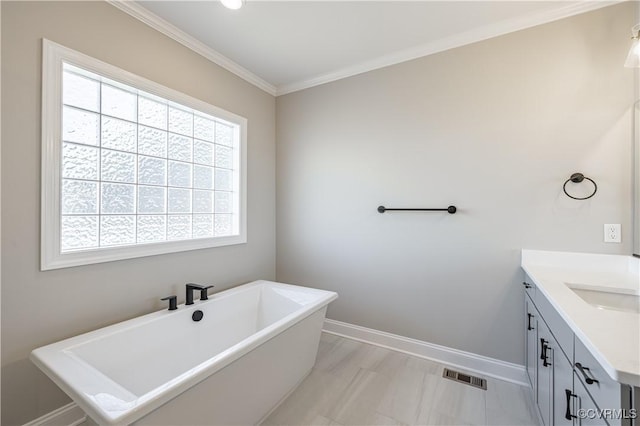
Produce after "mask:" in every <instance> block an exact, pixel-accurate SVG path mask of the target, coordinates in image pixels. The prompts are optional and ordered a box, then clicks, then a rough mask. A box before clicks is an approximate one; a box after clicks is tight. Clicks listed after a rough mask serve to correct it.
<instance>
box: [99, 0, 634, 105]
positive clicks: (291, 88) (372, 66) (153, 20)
mask: <svg viewBox="0 0 640 426" xmlns="http://www.w3.org/2000/svg"><path fill="white" fill-rule="evenodd" d="M106 1H107V3H109V4H111V5H112V6H114V7H116V8H118V9H120V10H122V11H123V12H125V13H128V14H129V15H131V16H132V17H134V18H136V19H138V20H139V21H141V22H143V23H145V24H147V25H149V26H150V27H152V28H154V29H156V30H158V31H160V32H161V33H163V34H165V35H166V36H168V37H170V38H172V39H173V40H175V41H177V42H178V43H180V44H182V45H183V46H185V47H187V48H189V49H191V50H193V51H194V52H196V53H198V54H200V55H202V56H204V57H205V58H207V59H208V60H210V61H211V62H213V63H215V64H217V65H220V66H221V67H223V68H224V69H226V70H227V71H230V72H232V73H234V74H236V75H237V76H238V77H240V78H242V79H244V80H246V81H247V82H249V83H251V84H253V85H255V86H256V87H258V88H260V89H262V90H264V91H265V92H267V93H269V94H271V95H273V96H281V95H286V94H288V93H293V92H297V91H300V90H304V89H308V88H311V87H314V86H319V85H321V84H325V83H330V82H332V81H336V80H341V79H343V78H347V77H351V76H354V75H357V74H362V73H365V72H368V71H373V70H376V69H380V68H384V67H388V66H391V65H395V64H399V63H402V62H406V61H410V60H413V59H417V58H420V57H424V56H428V55H432V54H434V53H438V52H442V51H445V50H449V49H453V48H456V47H460V46H464V45H467V44H471V43H476V42H478V41H482V40H486V39H489V38H493V37H498V36H501V35H504V34H508V33H511V32H515V31H519V30H523V29H526V28H531V27H534V26H536V25H542V24H546V23H548V22H553V21H557V20H560V19H564V18H568V17H570V16H574V15H579V14H581V13H585V12H590V11H593V10H596V9H600V8H603V7H606V6H611V5H613V4H616V3H620V2H622V1H629V0H611V1H599V0H593V1H583V2H579V3H576V4H569V5H567V6H564V7H560V8H558V9H555V10H551V11H544V12H540V13H536V14H532V15H529V16H526V17H520V18H515V19H508V20H505V21H502V22H498V23H495V24H491V25H486V26H484V27H481V28H476V29H474V30H471V31H467V32H465V33H462V34H457V35H455V36H451V37H446V38H442V39H439V40H435V41H433V42H431V43H427V44H424V45H422V46H418V47H415V48H411V49H406V50H402V51H400V52H396V53H393V54H390V55H386V56H382V57H379V58H375V59H372V60H369V61H365V62H362V63H360V64H356V65H353V66H350V67H346V68H343V69H340V70H337V71H333V72H330V73H327V74H321V75H317V76H315V77H312V78H310V79H306V80H301V81H296V82H293V83H289V84H284V85H280V86H275V85H273V84H271V83H269V82H267V81H266V80H264V79H262V78H260V77H258V76H257V75H256V74H254V73H252V72H251V71H249V70H247V69H246V68H244V67H242V66H241V65H239V64H237V63H236V62H234V61H232V60H231V59H229V58H227V57H226V56H224V55H222V54H221V53H220V52H217V51H216V50H214V49H212V48H211V47H209V46H207V45H206V44H204V43H202V42H201V41H199V40H197V39H196V38H195V37H192V36H191V35H189V34H187V33H186V32H184V31H182V30H181V29H179V28H178V27H176V26H174V25H173V24H170V23H169V22H167V21H165V20H164V19H162V18H160V17H159V16H157V15H155V14H154V13H152V12H150V11H149V10H148V9H145V8H144V7H142V6H140V5H138V4H136V3H135V2H133V1H130V0H106ZM292 1H303V0H292Z"/></svg>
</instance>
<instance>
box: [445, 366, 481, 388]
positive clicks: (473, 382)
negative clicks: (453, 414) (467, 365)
mask: <svg viewBox="0 0 640 426" xmlns="http://www.w3.org/2000/svg"><path fill="white" fill-rule="evenodd" d="M442 377H444V378H445V379H449V380H453V381H456V382H460V383H464V384H465V385H469V386H473V387H476V388H480V389H483V390H487V380H486V379H481V378H480V377H476V376H472V375H470V374H466V373H461V372H459V371H455V370H450V369H448V368H445V369H444V373H442Z"/></svg>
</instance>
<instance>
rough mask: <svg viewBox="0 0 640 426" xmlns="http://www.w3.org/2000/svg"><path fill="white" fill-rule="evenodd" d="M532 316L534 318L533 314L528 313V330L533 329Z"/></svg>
mask: <svg viewBox="0 0 640 426" xmlns="http://www.w3.org/2000/svg"><path fill="white" fill-rule="evenodd" d="M531 318H533V315H532V314H530V313H527V330H533V327H531Z"/></svg>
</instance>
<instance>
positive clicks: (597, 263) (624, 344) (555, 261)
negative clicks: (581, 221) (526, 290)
mask: <svg viewBox="0 0 640 426" xmlns="http://www.w3.org/2000/svg"><path fill="white" fill-rule="evenodd" d="M522 269H524V271H525V272H526V273H527V274H528V275H529V277H530V278H531V279H532V280H533V282H534V283H535V284H536V286H537V287H538V290H539V291H541V292H542V293H543V294H544V295H545V296H546V297H547V299H549V301H550V302H551V304H552V305H553V307H554V308H555V309H556V310H557V311H558V313H559V314H560V315H561V316H562V318H563V319H564V320H565V321H566V322H567V324H568V325H569V326H570V327H571V329H572V330H573V332H574V333H575V335H576V337H577V338H578V339H580V340H581V341H582V343H584V345H585V346H586V347H587V348H588V349H589V350H590V351H591V353H592V354H593V356H594V357H595V358H596V359H597V360H598V361H599V362H600V364H601V365H602V367H603V368H604V369H605V370H606V371H607V373H608V374H609V375H610V376H611V378H612V379H614V380H616V381H618V382H620V383H625V384H628V385H632V386H639V387H640V314H637V313H634V312H624V311H616V310H609V309H601V308H597V307H595V306H592V305H590V304H588V303H587V302H585V301H584V300H582V298H580V297H579V296H578V295H577V294H575V293H574V292H573V291H572V290H571V289H570V288H569V287H568V286H567V283H570V284H578V285H586V286H594V287H596V288H600V289H604V288H606V287H610V288H617V289H624V290H628V292H629V293H635V294H639V293H640V259H638V258H634V257H632V256H617V255H601V254H587V253H567V252H552V251H538V250H522Z"/></svg>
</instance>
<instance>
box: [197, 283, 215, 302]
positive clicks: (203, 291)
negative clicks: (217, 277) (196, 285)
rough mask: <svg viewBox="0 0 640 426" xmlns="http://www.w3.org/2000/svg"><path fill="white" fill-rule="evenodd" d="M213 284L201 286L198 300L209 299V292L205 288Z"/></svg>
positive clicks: (207, 288)
mask: <svg viewBox="0 0 640 426" xmlns="http://www.w3.org/2000/svg"><path fill="white" fill-rule="evenodd" d="M213 287H214V286H212V285H208V286H206V287H203V288H201V289H200V300H209V293H208V292H207V290H209V289H210V288H213Z"/></svg>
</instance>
